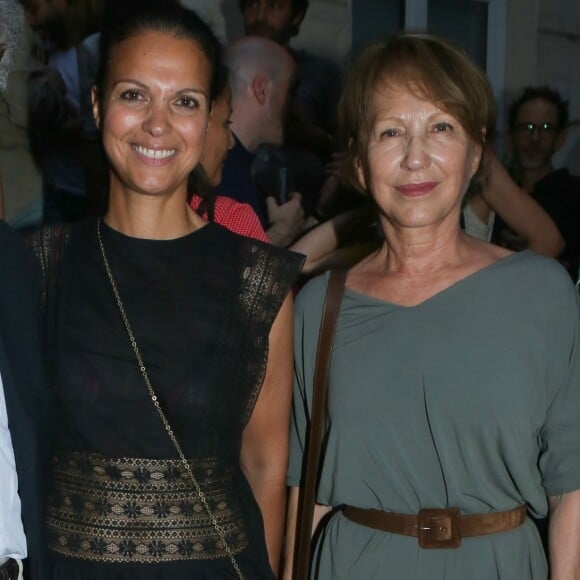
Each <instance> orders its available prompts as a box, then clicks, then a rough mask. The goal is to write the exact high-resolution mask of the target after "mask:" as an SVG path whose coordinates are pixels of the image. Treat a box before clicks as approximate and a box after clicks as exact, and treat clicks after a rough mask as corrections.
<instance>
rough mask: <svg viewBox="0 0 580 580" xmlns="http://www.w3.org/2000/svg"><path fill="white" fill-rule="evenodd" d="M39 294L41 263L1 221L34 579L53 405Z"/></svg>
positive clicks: (42, 566)
mask: <svg viewBox="0 0 580 580" xmlns="http://www.w3.org/2000/svg"><path fill="white" fill-rule="evenodd" d="M39 296H40V263H39V262H38V260H37V259H36V257H35V256H34V254H33V253H32V250H30V249H29V248H28V247H27V246H26V244H25V242H24V240H23V238H22V237H21V236H20V234H18V233H17V232H15V231H13V230H12V229H11V228H10V227H9V226H8V225H7V224H6V223H4V222H3V221H0V374H1V376H2V384H3V388H4V395H5V399H6V408H7V411H8V422H9V425H10V435H11V439H12V446H13V448H14V457H15V460H16V470H17V474H18V491H19V495H20V499H21V505H22V522H23V524H24V531H25V535H26V541H27V548H28V555H29V557H28V559H27V561H26V562H25V566H26V568H25V576H26V578H30V580H44V579H46V578H48V576H47V575H48V570H47V563H46V540H45V535H44V515H43V514H44V496H43V493H44V490H45V488H46V479H47V475H46V474H47V464H48V459H49V458H48V454H49V441H50V436H49V424H50V422H49V418H50V417H49V415H50V409H51V406H50V404H49V394H48V389H47V384H46V379H45V373H44V364H43V363H44V360H43V356H42V352H41V339H40V304H39ZM0 493H1V490H0Z"/></svg>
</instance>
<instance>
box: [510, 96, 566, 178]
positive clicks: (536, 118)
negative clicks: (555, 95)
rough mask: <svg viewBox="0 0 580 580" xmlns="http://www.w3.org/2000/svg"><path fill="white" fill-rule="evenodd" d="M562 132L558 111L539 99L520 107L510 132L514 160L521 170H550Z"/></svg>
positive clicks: (550, 104)
mask: <svg viewBox="0 0 580 580" xmlns="http://www.w3.org/2000/svg"><path fill="white" fill-rule="evenodd" d="M565 139H566V131H565V130H563V129H561V128H560V126H559V119H558V109H557V108H556V106H555V105H554V104H552V103H550V102H549V101H546V100H545V99H542V98H537V99H532V100H530V101H526V102H525V103H523V104H522V105H521V106H520V108H519V110H518V113H517V115H516V120H515V123H514V126H513V127H512V130H511V141H512V147H513V154H514V160H515V161H516V163H517V164H518V165H519V166H520V167H521V168H522V169H524V170H539V169H547V168H550V167H551V162H552V156H553V155H554V153H556V151H558V149H560V148H561V147H562V145H563V144H564V141H565Z"/></svg>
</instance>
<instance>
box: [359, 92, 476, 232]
mask: <svg viewBox="0 0 580 580" xmlns="http://www.w3.org/2000/svg"><path fill="white" fill-rule="evenodd" d="M480 158H481V148H480V147H479V146H476V145H475V144H473V143H472V141H471V139H470V138H469V137H468V135H467V133H466V132H465V130H464V128H463V127H462V126H461V123H460V122H459V121H458V120H457V119H456V118H455V117H453V116H452V115H451V114H449V113H447V112H445V111H443V110H442V109H440V108H438V107H437V105H435V104H434V103H432V102H430V101H428V100H423V99H420V98H419V97H417V96H416V95H414V94H413V93H412V92H411V91H409V90H408V89H406V88H405V87H402V86H391V87H386V86H382V87H380V88H379V89H377V91H376V92H375V96H374V122H373V124H372V127H371V131H370V135H369V140H368V145H367V151H366V158H365V160H364V162H363V163H359V169H358V174H359V179H360V180H361V184H362V185H363V186H364V187H365V188H366V189H368V191H369V192H370V194H371V195H372V197H373V198H374V200H375V202H376V204H377V206H378V208H379V210H380V213H381V215H382V218H383V220H385V221H386V223H390V224H391V225H394V226H396V227H403V228H408V227H410V228H417V227H422V226H433V225H435V226H436V225H437V224H439V223H440V222H441V221H442V220H445V219H447V218H449V219H452V220H454V221H455V222H456V224H458V223H459V211H460V207H461V199H462V197H463V195H464V193H465V191H466V189H467V186H468V185H469V181H470V179H471V177H472V176H473V174H474V173H475V171H476V170H477V168H478V166H479V161H480Z"/></svg>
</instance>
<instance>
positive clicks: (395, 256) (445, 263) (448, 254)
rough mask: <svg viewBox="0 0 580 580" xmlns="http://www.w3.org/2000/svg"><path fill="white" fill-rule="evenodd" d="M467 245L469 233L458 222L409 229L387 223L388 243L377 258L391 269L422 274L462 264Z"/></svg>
mask: <svg viewBox="0 0 580 580" xmlns="http://www.w3.org/2000/svg"><path fill="white" fill-rule="evenodd" d="M465 246H466V241H465V236H464V235H463V234H462V233H461V231H460V230H459V228H458V227H457V225H455V226H454V227H448V228H440V227H434V228H410V229H406V230H399V229H394V228H389V227H388V226H387V227H385V244H384V246H383V249H382V250H381V251H380V253H379V255H378V256H377V258H378V259H379V260H381V261H382V262H383V267H384V269H385V270H386V271H387V272H390V273H397V274H402V275H409V276H415V275H418V276H422V275H426V274H429V273H432V272H435V271H437V270H440V269H442V268H446V267H450V266H451V267H456V266H457V265H459V264H460V263H461V262H462V260H463V256H464V250H465Z"/></svg>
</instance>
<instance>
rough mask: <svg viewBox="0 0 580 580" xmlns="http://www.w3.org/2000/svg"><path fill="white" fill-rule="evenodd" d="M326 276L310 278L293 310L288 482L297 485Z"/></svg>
mask: <svg viewBox="0 0 580 580" xmlns="http://www.w3.org/2000/svg"><path fill="white" fill-rule="evenodd" d="M326 284H327V275H326V274H324V275H322V276H318V277H317V278H314V279H312V280H311V281H309V282H308V283H307V284H306V285H305V286H304V288H303V289H302V290H301V291H300V293H299V295H298V298H297V300H296V305H295V309H294V394H293V399H292V417H291V424H290V459H289V463H288V474H287V477H286V483H287V484H288V485H289V486H292V487H298V486H299V485H300V483H301V480H302V475H303V462H304V452H305V448H306V432H307V429H308V425H309V423H310V412H311V408H312V407H311V405H312V380H313V377H314V364H315V360H316V347H317V344H318V331H319V327H320V320H321V318H322V306H323V303H324V296H325V293H326Z"/></svg>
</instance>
